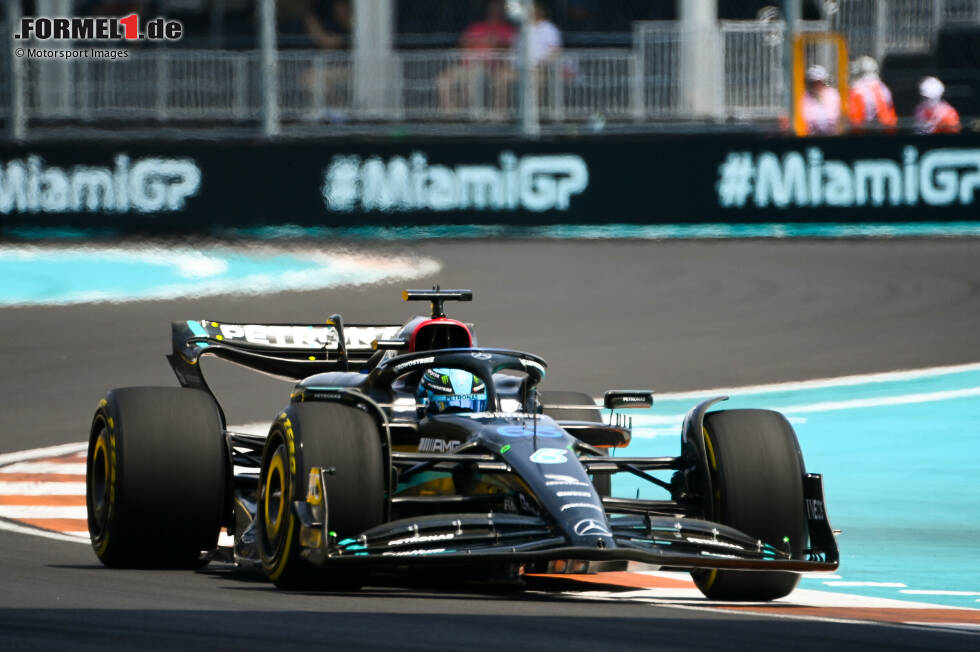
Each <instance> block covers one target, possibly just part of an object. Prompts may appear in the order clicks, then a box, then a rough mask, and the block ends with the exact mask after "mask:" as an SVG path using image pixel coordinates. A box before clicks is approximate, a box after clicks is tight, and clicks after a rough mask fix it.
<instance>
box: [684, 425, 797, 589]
mask: <svg viewBox="0 0 980 652" xmlns="http://www.w3.org/2000/svg"><path fill="white" fill-rule="evenodd" d="M704 439H705V448H706V450H707V455H708V465H709V466H710V469H709V473H710V474H711V481H712V486H713V487H714V496H712V497H711V498H710V499H709V500H708V504H707V505H706V506H705V511H706V514H707V516H708V518H710V519H712V520H716V521H719V522H721V523H724V524H725V525H730V526H732V527H734V528H736V529H738V530H741V531H743V532H745V533H746V534H749V535H751V536H754V537H758V538H759V539H761V540H762V541H763V542H765V543H768V544H770V545H772V546H775V547H777V548H779V549H782V550H786V549H788V550H789V551H791V552H792V553H793V555H794V556H799V555H800V554H801V553H802V551H803V548H804V546H805V544H806V534H807V528H806V517H805V514H804V507H803V473H804V466H803V456H802V454H801V453H800V446H799V443H798V442H797V440H796V433H794V432H793V427H792V426H791V425H790V424H789V422H788V421H787V420H786V417H784V416H783V415H782V414H779V413H778V412H772V411H769V410H723V411H719V412H709V413H708V414H706V415H705V417H704ZM691 575H692V576H693V577H694V582H695V584H697V586H698V588H699V589H700V590H701V592H702V593H704V595H705V596H707V597H708V598H710V599H712V600H753V601H767V600H775V599H776V598H781V597H783V596H785V595H788V594H789V593H790V592H792V590H793V589H794V588H796V584H797V582H799V579H800V576H799V574H798V573H790V572H777V571H772V572H770V571H732V570H717V569H710V570H707V569H704V570H695V571H692V573H691Z"/></svg>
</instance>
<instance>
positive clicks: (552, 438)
mask: <svg viewBox="0 0 980 652" xmlns="http://www.w3.org/2000/svg"><path fill="white" fill-rule="evenodd" d="M535 422H536V423H535ZM480 437H481V438H482V439H483V440H484V441H485V442H487V444H488V445H489V446H491V449H492V450H498V451H500V454H501V456H502V457H503V458H504V460H505V461H506V462H507V464H509V465H510V467H511V468H512V469H513V470H514V472H515V473H516V474H517V475H518V476H520V478H521V479H522V480H523V481H524V483H525V484H526V485H527V486H528V488H529V489H530V490H531V491H532V492H533V493H534V495H535V496H536V497H537V499H538V502H539V503H540V504H541V507H542V508H543V511H544V512H545V513H544V514H543V516H544V517H545V518H548V519H550V520H551V521H552V522H554V524H555V525H556V526H557V527H558V529H559V530H560V531H561V533H562V534H563V535H564V536H565V537H566V538H567V539H568V542H569V544H570V545H573V546H583V547H588V548H612V547H614V546H615V543H614V541H613V538H612V532H611V529H610V527H609V522H608V521H607V519H606V511H605V509H604V508H603V507H602V499H601V498H600V496H599V495H598V494H597V493H596V491H595V487H594V486H593V485H592V481H591V480H590V479H589V476H588V474H587V473H586V472H585V469H584V468H583V467H582V464H581V463H580V462H579V460H578V456H577V455H576V454H575V450H574V448H575V441H576V440H575V439H574V438H572V437H571V436H570V435H568V433H566V432H565V431H564V430H562V429H561V427H559V426H558V424H557V423H555V422H554V421H553V420H552V419H550V418H549V417H545V416H542V417H539V418H537V419H535V420H534V422H532V420H529V419H524V420H517V419H515V420H513V423H495V424H488V425H486V426H485V427H484V428H482V429H481V433H480Z"/></svg>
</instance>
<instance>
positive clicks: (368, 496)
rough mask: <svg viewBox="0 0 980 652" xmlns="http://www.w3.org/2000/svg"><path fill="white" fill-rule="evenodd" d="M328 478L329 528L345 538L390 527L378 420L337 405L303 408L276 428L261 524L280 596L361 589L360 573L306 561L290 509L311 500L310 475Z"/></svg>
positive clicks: (263, 485)
mask: <svg viewBox="0 0 980 652" xmlns="http://www.w3.org/2000/svg"><path fill="white" fill-rule="evenodd" d="M314 467H320V468H324V469H326V468H330V467H332V468H333V469H334V471H333V472H332V473H330V474H326V475H325V476H324V484H325V487H324V488H325V490H326V494H327V496H326V497H327V525H328V528H329V530H330V531H332V532H336V533H337V537H338V538H339V539H344V538H347V537H350V536H357V535H359V534H360V533H362V532H364V531H365V530H368V529H370V528H372V527H374V526H375V525H378V524H380V523H382V522H383V520H384V500H385V497H384V473H385V468H384V457H383V454H382V448H381V437H380V435H379V433H378V426H377V424H376V423H375V421H374V419H373V418H372V417H371V416H370V415H369V414H367V413H366V412H363V411H362V410H359V409H356V408H353V407H350V406H348V405H342V404H339V403H297V404H293V405H290V406H289V407H287V408H286V410H285V411H283V412H282V413H281V414H280V415H279V418H278V419H277V420H276V422H275V423H274V424H273V425H272V430H271V431H270V433H269V438H268V440H267V441H266V445H265V450H264V452H263V455H262V470H261V473H260V475H259V478H260V479H259V497H258V498H259V501H258V505H257V510H258V511H257V514H256V523H257V528H256V529H257V534H258V543H259V554H260V556H261V558H262V567H263V569H264V570H265V573H266V575H267V576H268V577H269V579H270V580H272V581H273V583H275V585H276V586H277V587H279V588H281V589H290V590H302V589H319V590H356V589H359V588H360V587H361V586H362V585H363V584H364V581H365V580H366V579H367V573H366V571H362V570H360V569H353V570H351V569H338V568H332V569H329V568H320V567H318V566H314V565H313V564H311V563H309V562H308V561H306V560H305V559H303V557H302V556H301V547H300V545H299V530H300V522H299V519H297V518H296V515H295V513H294V512H293V508H292V504H293V501H296V500H304V499H305V498H306V492H307V486H308V481H309V473H310V469H312V468H314Z"/></svg>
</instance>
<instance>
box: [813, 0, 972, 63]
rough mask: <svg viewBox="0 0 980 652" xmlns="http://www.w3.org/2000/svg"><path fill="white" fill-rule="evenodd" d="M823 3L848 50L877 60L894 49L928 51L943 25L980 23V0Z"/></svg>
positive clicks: (892, 0)
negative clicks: (842, 35)
mask: <svg viewBox="0 0 980 652" xmlns="http://www.w3.org/2000/svg"><path fill="white" fill-rule="evenodd" d="M824 5H825V7H826V8H827V10H828V21H829V23H830V26H831V29H834V30H836V31H839V32H841V33H843V34H844V36H845V37H846V38H847V44H848V50H849V52H850V53H851V54H852V55H853V56H861V55H870V56H873V57H875V58H877V59H878V60H879V61H880V60H881V59H882V58H883V57H884V56H885V55H886V54H889V53H893V52H894V53H903V54H911V53H917V52H927V51H929V50H930V49H931V48H932V46H933V44H934V43H935V37H936V32H937V31H938V29H939V27H941V26H942V25H944V24H949V23H980V0H888V1H887V2H885V1H883V0H832V1H831V2H826V3H824Z"/></svg>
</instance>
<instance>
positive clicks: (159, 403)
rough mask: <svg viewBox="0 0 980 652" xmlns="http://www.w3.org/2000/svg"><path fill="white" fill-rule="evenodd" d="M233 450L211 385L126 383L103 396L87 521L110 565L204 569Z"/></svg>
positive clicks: (93, 434)
mask: <svg viewBox="0 0 980 652" xmlns="http://www.w3.org/2000/svg"><path fill="white" fill-rule="evenodd" d="M226 457H227V452H226V449H225V442H224V437H223V429H222V424H221V416H220V413H219V412H218V406H217V404H216V403H215V401H214V399H213V398H211V396H210V395H208V394H207V393H206V392H202V391H200V390H197V389H187V388H181V387H126V388H123V389H114V390H112V391H110V392H109V393H108V394H107V395H106V397H105V399H103V400H102V401H100V403H99V407H98V409H96V411H95V417H94V418H93V419H92V428H91V431H90V434H89V446H88V461H87V464H86V481H85V485H86V501H85V502H86V505H87V509H88V528H89V534H90V536H91V539H92V546H93V547H94V548H95V554H96V555H98V557H99V559H100V560H101V561H102V563H103V564H105V565H106V566H111V567H139V568H195V567H199V566H202V565H203V564H205V563H207V561H206V560H204V559H203V558H202V555H201V552H202V551H208V550H212V549H213V548H214V547H215V545H216V544H217V540H218V531H219V529H220V526H221V517H222V513H223V509H224V505H225V490H226V484H227V483H226V474H227V459H226Z"/></svg>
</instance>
